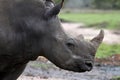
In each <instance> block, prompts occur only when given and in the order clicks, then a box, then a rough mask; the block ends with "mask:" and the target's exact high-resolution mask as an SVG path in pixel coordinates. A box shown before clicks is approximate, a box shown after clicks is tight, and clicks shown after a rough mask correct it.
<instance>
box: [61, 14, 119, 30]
mask: <svg viewBox="0 0 120 80" xmlns="http://www.w3.org/2000/svg"><path fill="white" fill-rule="evenodd" d="M59 17H60V18H62V19H64V20H68V21H72V22H82V23H85V24H86V25H87V26H89V27H91V26H97V27H105V28H108V29H120V12H113V13H109V12H108V13H71V12H70V13H65V12H63V13H61V14H60V15H59Z"/></svg>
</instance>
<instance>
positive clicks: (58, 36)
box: [42, 0, 104, 72]
mask: <svg viewBox="0 0 120 80" xmlns="http://www.w3.org/2000/svg"><path fill="white" fill-rule="evenodd" d="M63 2H64V0H62V2H61V3H60V4H58V5H55V6H54V3H53V2H52V1H51V0H46V5H47V8H46V13H45V17H46V19H47V20H48V21H47V24H48V25H49V27H48V28H47V30H48V32H47V33H46V36H47V35H49V36H47V37H46V36H45V38H44V40H43V41H44V42H43V43H42V45H43V48H42V49H43V52H42V53H43V56H44V57H46V58H47V59H49V60H50V61H51V62H53V63H54V64H55V65H56V66H58V67H60V68H62V69H65V70H70V71H74V72H85V71H90V70H91V69H92V68H93V63H94V57H95V54H96V51H97V48H98V47H99V45H100V44H101V42H102V40H103V37H104V32H103V30H101V32H100V33H99V35H98V36H96V37H95V38H93V39H92V40H90V41H86V40H85V39H84V38H83V37H81V36H78V37H76V38H70V37H68V35H66V33H65V32H64V30H63V29H62V27H61V24H60V21H59V19H58V18H57V15H58V14H59V12H60V9H61V8H62V5H63Z"/></svg>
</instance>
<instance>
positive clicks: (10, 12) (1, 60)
mask: <svg viewBox="0 0 120 80" xmlns="http://www.w3.org/2000/svg"><path fill="white" fill-rule="evenodd" d="M63 1H64V0H62V2H61V3H60V4H58V5H56V6H54V3H53V2H52V1H51V0H0V80H16V79H17V78H18V77H19V75H20V74H21V73H22V72H23V70H24V68H25V66H26V64H27V63H28V62H29V61H30V60H35V59H36V58H37V57H38V56H44V57H46V58H47V59H49V60H50V61H51V62H53V63H54V64H55V65H56V66H58V67H60V68H62V69H66V70H70V71H75V72H85V71H90V70H91V69H92V67H93V63H94V56H95V53H96V50H97V48H98V46H99V44H100V43H101V42H102V40H103V37H104V34H103V31H101V32H100V34H99V35H98V36H97V37H95V38H93V39H92V40H91V41H90V42H87V41H85V40H84V39H79V37H77V38H70V37H68V36H67V35H66V34H65V32H64V30H63V29H62V27H61V24H60V21H59V19H58V17H57V15H58V13H59V11H60V9H61V7H62V5H63Z"/></svg>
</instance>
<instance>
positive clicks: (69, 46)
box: [66, 39, 75, 49]
mask: <svg viewBox="0 0 120 80" xmlns="http://www.w3.org/2000/svg"><path fill="white" fill-rule="evenodd" d="M66 45H67V47H68V48H70V49H73V48H74V47H75V42H74V40H73V39H70V40H68V41H67V42H66Z"/></svg>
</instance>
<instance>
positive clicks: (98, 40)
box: [91, 30, 104, 48]
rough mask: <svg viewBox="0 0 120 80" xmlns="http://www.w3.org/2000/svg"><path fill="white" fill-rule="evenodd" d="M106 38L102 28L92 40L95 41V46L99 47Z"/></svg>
mask: <svg viewBox="0 0 120 80" xmlns="http://www.w3.org/2000/svg"><path fill="white" fill-rule="evenodd" d="M103 38H104V31H103V30H101V31H100V33H99V35H98V36H96V37H94V38H93V39H92V40H91V42H92V43H93V45H94V46H95V48H98V47H99V45H100V44H101V42H102V41H103Z"/></svg>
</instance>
